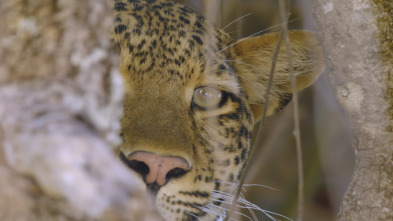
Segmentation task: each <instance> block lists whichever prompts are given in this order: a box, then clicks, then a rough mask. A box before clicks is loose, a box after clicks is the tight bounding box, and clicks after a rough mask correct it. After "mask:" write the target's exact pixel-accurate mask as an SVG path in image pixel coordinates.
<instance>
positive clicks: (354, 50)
mask: <svg viewBox="0 0 393 221" xmlns="http://www.w3.org/2000/svg"><path fill="white" fill-rule="evenodd" d="M312 4H313V7H314V14H315V18H316V21H317V24H318V26H319V30H320V37H321V42H322V46H323V48H324V52H325V55H326V57H325V60H326V64H327V71H328V72H329V73H330V77H331V79H332V82H333V85H334V87H335V88H336V96H337V98H338V100H339V101H340V103H341V105H342V106H343V107H344V109H345V111H346V114H347V116H348V118H349V122H350V125H351V128H352V130H353V136H354V137H353V147H354V151H355V154H356V166H355V171H354V174H353V178H352V182H351V185H350V187H349V189H348V191H347V193H346V196H345V197H344V201H343V204H342V206H341V212H340V214H339V220H345V221H350V220H393V201H392V197H393V176H392V175H393V143H392V137H393V136H392V131H393V130H392V126H393V124H392V119H393V115H392V111H391V110H392V102H393V101H392V99H393V96H392V85H393V84H392V73H393V71H392V70H393V62H392V61H393V60H392V59H393V56H392V49H393V46H392V40H393V38H392V36H393V31H392V30H393V2H391V0H381V1H379V0H374V1H373V0H349V1H342V0H328V1H326V0H313V1H312Z"/></svg>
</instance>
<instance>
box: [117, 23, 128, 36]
mask: <svg viewBox="0 0 393 221" xmlns="http://www.w3.org/2000/svg"><path fill="white" fill-rule="evenodd" d="M126 29H127V26H126V25H123V24H120V25H117V26H116V27H115V33H116V34H121V33H123V31H125V30H126Z"/></svg>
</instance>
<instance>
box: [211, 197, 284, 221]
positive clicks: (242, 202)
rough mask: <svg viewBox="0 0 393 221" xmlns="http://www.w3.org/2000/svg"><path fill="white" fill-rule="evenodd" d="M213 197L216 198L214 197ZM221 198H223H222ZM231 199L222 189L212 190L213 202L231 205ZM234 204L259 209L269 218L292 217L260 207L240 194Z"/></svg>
mask: <svg viewBox="0 0 393 221" xmlns="http://www.w3.org/2000/svg"><path fill="white" fill-rule="evenodd" d="M215 198H217V199H215ZM222 199H224V200H222ZM233 199H234V197H233V195H231V194H228V193H226V192H222V191H213V193H212V199H211V200H212V201H213V202H220V203H223V204H227V205H231V204H232V200H233ZM213 205H214V204H213ZM236 206H237V207H238V208H242V209H249V210H250V211H254V210H256V211H260V212H262V213H263V214H264V215H265V216H267V217H268V218H270V219H271V220H274V221H276V220H278V219H277V218H276V217H281V218H284V219H286V220H289V221H292V219H291V218H289V217H287V216H284V215H281V214H279V213H275V212H271V211H268V210H264V209H261V208H260V207H259V206H257V205H256V204H254V203H251V202H249V201H247V200H246V199H244V197H243V196H242V195H241V196H240V197H239V198H238V199H237V204H236ZM226 210H227V209H226ZM255 219H256V218H255Z"/></svg>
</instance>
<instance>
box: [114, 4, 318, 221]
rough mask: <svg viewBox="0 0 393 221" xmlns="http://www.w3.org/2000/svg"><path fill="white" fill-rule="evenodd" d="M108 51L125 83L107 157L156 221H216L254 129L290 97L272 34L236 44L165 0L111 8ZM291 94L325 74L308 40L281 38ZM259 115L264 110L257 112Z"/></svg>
mask: <svg viewBox="0 0 393 221" xmlns="http://www.w3.org/2000/svg"><path fill="white" fill-rule="evenodd" d="M114 12H115V17H114V20H115V21H114V25H113V29H112V43H113V46H114V48H115V50H116V52H117V53H118V54H119V57H120V65H119V71H120V73H121V75H122V77H123V79H124V88H125V89H124V90H125V92H124V110H123V111H124V113H123V117H122V120H121V137H122V144H121V145H119V146H118V147H117V148H116V154H117V155H118V156H119V158H120V159H121V160H122V161H123V162H124V163H125V165H126V166H128V167H129V168H130V169H131V170H132V171H134V172H136V173H137V174H138V177H139V179H141V180H143V181H144V183H145V185H146V189H147V190H148V191H150V192H151V193H152V195H153V196H154V206H155V208H156V210H157V211H158V213H159V214H160V215H161V216H162V217H163V219H165V220H168V221H169V220H170V221H173V220H206V221H209V220H223V219H224V218H225V217H226V214H227V210H228V208H229V206H230V204H231V201H232V200H233V196H234V193H235V191H236V188H237V185H238V183H239V179H240V178H241V176H242V173H243V171H244V168H245V166H246V163H247V161H248V159H249V153H250V141H251V139H252V132H253V131H252V130H253V126H254V124H255V123H256V122H258V121H259V119H260V118H261V117H262V115H263V112H264V111H263V110H264V109H265V112H266V115H268V116H269V115H272V114H274V113H276V112H277V111H279V110H281V109H282V108H283V107H284V106H285V105H286V104H287V103H288V101H289V100H290V99H291V97H292V86H291V80H290V73H291V71H290V70H291V68H290V66H289V64H288V59H289V56H288V55H287V47H286V45H285V44H284V43H283V44H281V47H280V48H279V50H278V56H277V58H276V65H275V71H274V77H273V79H272V81H271V84H270V85H271V86H270V87H271V89H270V95H269V101H267V96H265V91H266V89H267V87H268V84H269V73H270V69H271V64H272V60H273V54H274V51H275V50H276V46H277V43H278V42H279V39H281V38H280V33H267V34H263V35H258V36H253V37H246V38H243V39H240V40H235V39H233V38H232V37H230V35H229V34H228V33H226V32H225V31H224V30H222V29H219V28H217V27H216V26H215V25H214V24H213V23H212V22H210V21H208V20H206V19H205V18H204V17H203V16H201V15H200V14H198V13H197V12H195V11H193V10H192V9H190V8H188V7H186V6H184V5H181V4H178V3H176V2H174V1H171V0H114ZM288 37H289V40H290V51H291V58H292V66H293V68H292V69H293V74H294V76H295V78H296V90H298V91H300V90H302V89H304V88H306V87H308V86H310V85H311V84H312V83H313V82H314V81H315V80H316V79H317V78H318V76H319V75H320V73H321V72H322V71H323V69H324V61H323V60H324V59H323V53H322V49H321V46H320V44H319V41H318V38H317V35H316V34H315V33H313V32H309V31H303V30H293V31H289V33H288ZM265 106H266V107H265Z"/></svg>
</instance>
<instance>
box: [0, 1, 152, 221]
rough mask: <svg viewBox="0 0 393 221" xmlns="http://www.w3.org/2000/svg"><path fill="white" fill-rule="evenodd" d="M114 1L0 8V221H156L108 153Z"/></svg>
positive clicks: (113, 106) (112, 135)
mask: <svg viewBox="0 0 393 221" xmlns="http://www.w3.org/2000/svg"><path fill="white" fill-rule="evenodd" d="M112 7H113V6H112V1H107V0H86V1H77V0H24V1H22V0H15V1H2V2H1V3H0V14H1V15H2V19H1V20H0V30H1V32H0V199H1V201H0V220H13V221H18V220H29V221H30V220H138V221H139V220H155V219H156V216H155V215H154V213H152V211H151V209H150V208H152V206H151V205H150V203H149V201H148V198H147V197H146V194H145V193H144V185H143V184H142V183H141V182H140V181H139V180H138V179H135V176H134V174H131V172H130V171H129V170H128V169H127V168H125V167H124V166H123V164H122V163H121V162H119V161H118V160H117V159H116V157H115V156H114V154H113V153H112V149H111V148H112V147H113V146H115V145H116V144H118V142H119V137H118V130H119V129H120V117H121V113H122V97H123V85H122V79H121V77H120V74H119V73H118V71H117V67H118V61H117V56H115V55H114V54H113V53H112V51H111V42H110V39H109V36H108V34H109V33H110V31H109V30H110V28H111V26H112V21H113V18H112Z"/></svg>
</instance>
